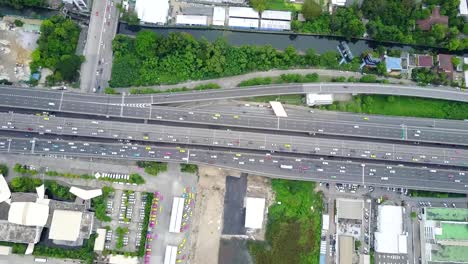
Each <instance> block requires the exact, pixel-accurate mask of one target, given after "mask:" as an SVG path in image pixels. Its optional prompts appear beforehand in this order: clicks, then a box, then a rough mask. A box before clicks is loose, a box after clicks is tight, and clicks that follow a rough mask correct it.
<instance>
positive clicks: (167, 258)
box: [164, 245, 177, 264]
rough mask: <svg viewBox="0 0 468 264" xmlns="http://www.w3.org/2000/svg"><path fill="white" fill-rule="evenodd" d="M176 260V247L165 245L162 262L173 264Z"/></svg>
mask: <svg viewBox="0 0 468 264" xmlns="http://www.w3.org/2000/svg"><path fill="white" fill-rule="evenodd" d="M176 260H177V247H176V246H170V245H167V246H166V252H165V254H164V264H175V263H176Z"/></svg>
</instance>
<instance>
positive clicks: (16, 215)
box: [8, 202, 49, 226]
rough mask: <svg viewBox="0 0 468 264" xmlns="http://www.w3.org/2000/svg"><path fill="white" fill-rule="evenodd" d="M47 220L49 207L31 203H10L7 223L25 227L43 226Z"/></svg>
mask: <svg viewBox="0 0 468 264" xmlns="http://www.w3.org/2000/svg"><path fill="white" fill-rule="evenodd" d="M48 218H49V206H47V205H45V204H39V203H32V202H15V203H11V205H10V210H9V211H8V222H10V223H14V224H18V225H26V226H45V225H46V223H47V219H48Z"/></svg>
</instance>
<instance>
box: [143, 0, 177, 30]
mask: <svg viewBox="0 0 468 264" xmlns="http://www.w3.org/2000/svg"><path fill="white" fill-rule="evenodd" d="M135 10H136V12H137V15H138V18H139V19H140V20H141V21H142V22H145V23H151V24H166V22H167V15H168V13H169V1H168V0H137V1H136V4H135Z"/></svg>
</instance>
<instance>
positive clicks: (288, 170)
mask: <svg viewBox="0 0 468 264" xmlns="http://www.w3.org/2000/svg"><path fill="white" fill-rule="evenodd" d="M0 152H4V153H19V154H35V155H49V156H54V155H60V156H75V157H101V158H112V159H133V160H156V161H171V162H185V163H195V164H211V165H216V166H219V167H225V168H231V169H238V170H241V171H244V172H248V173H254V174H260V175H268V176H270V177H281V178H289V179H302V180H314V181H329V182H340V183H359V184H362V185H372V186H392V187H404V188H414V189H423V190H424V189H431V190H438V191H451V192H466V191H468V182H465V178H466V177H465V175H466V174H467V173H468V171H467V170H447V169H434V168H424V167H408V166H403V165H396V166H392V165H385V164H372V163H362V162H353V161H335V160H327V159H318V158H317V159H310V158H294V157H285V156H281V155H278V154H272V153H270V152H265V153H263V154H255V153H238V152H235V151H215V150H209V151H207V150H197V149H191V148H181V147H151V146H145V145H138V144H134V143H130V142H129V143H124V142H122V143H102V142H83V141H70V140H51V139H38V138H20V137H5V136H0Z"/></svg>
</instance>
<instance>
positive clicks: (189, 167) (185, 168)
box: [180, 163, 198, 173]
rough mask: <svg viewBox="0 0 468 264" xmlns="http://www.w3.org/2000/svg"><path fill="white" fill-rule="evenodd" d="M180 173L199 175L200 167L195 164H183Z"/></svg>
mask: <svg viewBox="0 0 468 264" xmlns="http://www.w3.org/2000/svg"><path fill="white" fill-rule="evenodd" d="M180 171H181V172H188V173H197V172H198V166H197V165H195V164H185V163H182V164H180Z"/></svg>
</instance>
